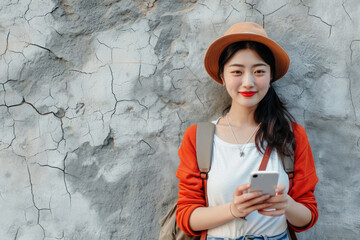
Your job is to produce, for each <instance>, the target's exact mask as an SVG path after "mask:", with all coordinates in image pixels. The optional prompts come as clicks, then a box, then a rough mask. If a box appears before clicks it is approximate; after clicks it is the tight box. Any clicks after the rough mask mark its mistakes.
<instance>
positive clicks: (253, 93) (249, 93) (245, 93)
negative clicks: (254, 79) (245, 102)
mask: <svg viewBox="0 0 360 240" xmlns="http://www.w3.org/2000/svg"><path fill="white" fill-rule="evenodd" d="M239 93H240V94H241V95H243V96H244V97H252V96H254V95H255V93H256V92H253V91H246V92H239Z"/></svg>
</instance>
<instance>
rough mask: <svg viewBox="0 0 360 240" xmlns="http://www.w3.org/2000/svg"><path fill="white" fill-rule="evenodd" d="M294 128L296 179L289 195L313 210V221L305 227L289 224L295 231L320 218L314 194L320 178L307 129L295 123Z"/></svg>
mask: <svg viewBox="0 0 360 240" xmlns="http://www.w3.org/2000/svg"><path fill="white" fill-rule="evenodd" d="M293 130H294V135H295V142H296V148H295V153H294V161H295V162H294V179H293V186H292V188H291V189H290V191H289V195H290V196H291V197H292V198H293V199H294V200H295V201H296V202H298V203H301V204H303V205H304V206H305V207H307V208H308V209H309V210H310V212H311V216H312V218H311V221H310V223H309V224H308V225H307V226H305V227H301V228H299V227H295V226H293V225H291V224H290V223H289V226H290V227H291V228H292V229H294V231H295V232H302V231H305V230H307V229H309V228H311V227H312V226H313V225H314V224H315V223H316V221H317V219H318V215H319V214H318V210H317V203H316V199H315V195H314V191H315V185H316V183H317V182H318V178H317V175H316V171H315V164H314V159H313V155H312V152H311V147H310V144H309V141H308V138H307V135H306V132H305V129H304V128H303V127H302V126H301V125H299V124H296V123H294V124H293Z"/></svg>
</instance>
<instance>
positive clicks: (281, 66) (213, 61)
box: [204, 33, 290, 84]
mask: <svg viewBox="0 0 360 240" xmlns="http://www.w3.org/2000/svg"><path fill="white" fill-rule="evenodd" d="M240 41H254V42H259V43H262V44H264V45H265V46H267V47H268V48H269V49H270V50H271V52H272V53H273V55H274V58H275V76H274V78H273V79H272V82H274V81H276V80H278V79H280V78H282V77H283V76H284V75H285V74H286V72H287V71H288V69H289V65H290V58H289V56H288V55H287V53H286V52H285V51H284V49H282V47H280V45H278V44H277V43H276V42H274V41H273V40H271V39H270V38H267V37H264V36H261V35H257V34H252V33H238V34H229V35H226V36H223V37H221V38H218V39H217V40H215V41H214V42H213V43H212V44H211V45H210V46H209V48H208V50H207V51H206V54H205V58H204V65H205V70H206V71H207V73H208V74H209V75H210V77H211V78H213V79H214V80H215V81H216V82H218V83H220V84H222V80H221V79H220V78H219V76H218V72H219V58H220V55H221V53H222V52H223V51H224V49H225V48H226V47H227V46H229V45H230V44H232V43H235V42H240Z"/></svg>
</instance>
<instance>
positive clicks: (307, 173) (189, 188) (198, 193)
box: [176, 123, 318, 236]
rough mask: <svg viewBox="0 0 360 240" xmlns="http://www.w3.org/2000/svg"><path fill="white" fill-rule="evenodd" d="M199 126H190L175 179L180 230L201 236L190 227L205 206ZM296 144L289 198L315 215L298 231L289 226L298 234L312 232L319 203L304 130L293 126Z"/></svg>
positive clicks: (309, 149) (181, 147)
mask: <svg viewBox="0 0 360 240" xmlns="http://www.w3.org/2000/svg"><path fill="white" fill-rule="evenodd" d="M196 128H197V126H196V125H193V126H190V127H189V128H188V129H187V130H186V131H185V134H184V137H183V142H182V144H181V146H180V149H179V152H178V154H179V157H180V165H179V167H178V170H177V173H176V177H177V178H179V200H178V202H177V206H178V209H177V211H176V221H177V224H178V226H179V227H180V228H181V229H182V230H183V231H184V232H185V233H187V234H189V235H196V236H199V235H200V234H201V232H194V231H192V230H191V228H190V225H189V219H190V215H191V213H192V211H194V209H195V208H198V207H204V206H205V196H204V192H203V190H202V180H201V178H200V171H199V169H198V165H197V160H196ZM293 131H294V135H295V141H296V149H295V153H294V157H295V163H294V179H293V186H292V188H291V189H290V190H289V195H290V196H291V197H292V198H293V199H294V200H295V201H296V202H298V203H301V204H303V205H305V206H306V207H307V208H308V209H309V210H310V211H311V214H312V219H311V222H310V223H309V225H307V226H306V227H302V228H298V227H295V226H292V225H290V227H291V228H293V229H294V230H295V231H296V232H301V231H305V230H307V229H309V228H311V227H312V226H313V225H314V224H315V223H316V221H317V219H318V210H317V203H316V199H315V196H314V191H315V185H316V183H317V182H318V178H317V176H316V171H315V164H314V160H313V156H312V152H311V148H310V145H309V142H308V139H307V135H306V132H305V129H304V128H303V127H302V126H301V125H299V124H297V123H293Z"/></svg>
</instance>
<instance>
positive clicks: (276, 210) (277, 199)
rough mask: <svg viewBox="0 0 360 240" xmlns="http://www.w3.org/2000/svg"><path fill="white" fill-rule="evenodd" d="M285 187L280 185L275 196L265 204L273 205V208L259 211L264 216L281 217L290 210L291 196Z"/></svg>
mask: <svg viewBox="0 0 360 240" xmlns="http://www.w3.org/2000/svg"><path fill="white" fill-rule="evenodd" d="M285 189H286V188H285V185H284V184H279V185H278V186H277V187H276V189H275V193H276V194H275V196H272V197H270V198H269V199H268V200H267V201H266V202H265V203H271V206H269V207H266V208H264V209H261V210H258V212H259V213H260V214H262V215H266V216H281V215H284V214H285V211H286V209H287V208H288V204H289V198H290V196H289V195H288V194H287V193H286V192H285Z"/></svg>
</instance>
